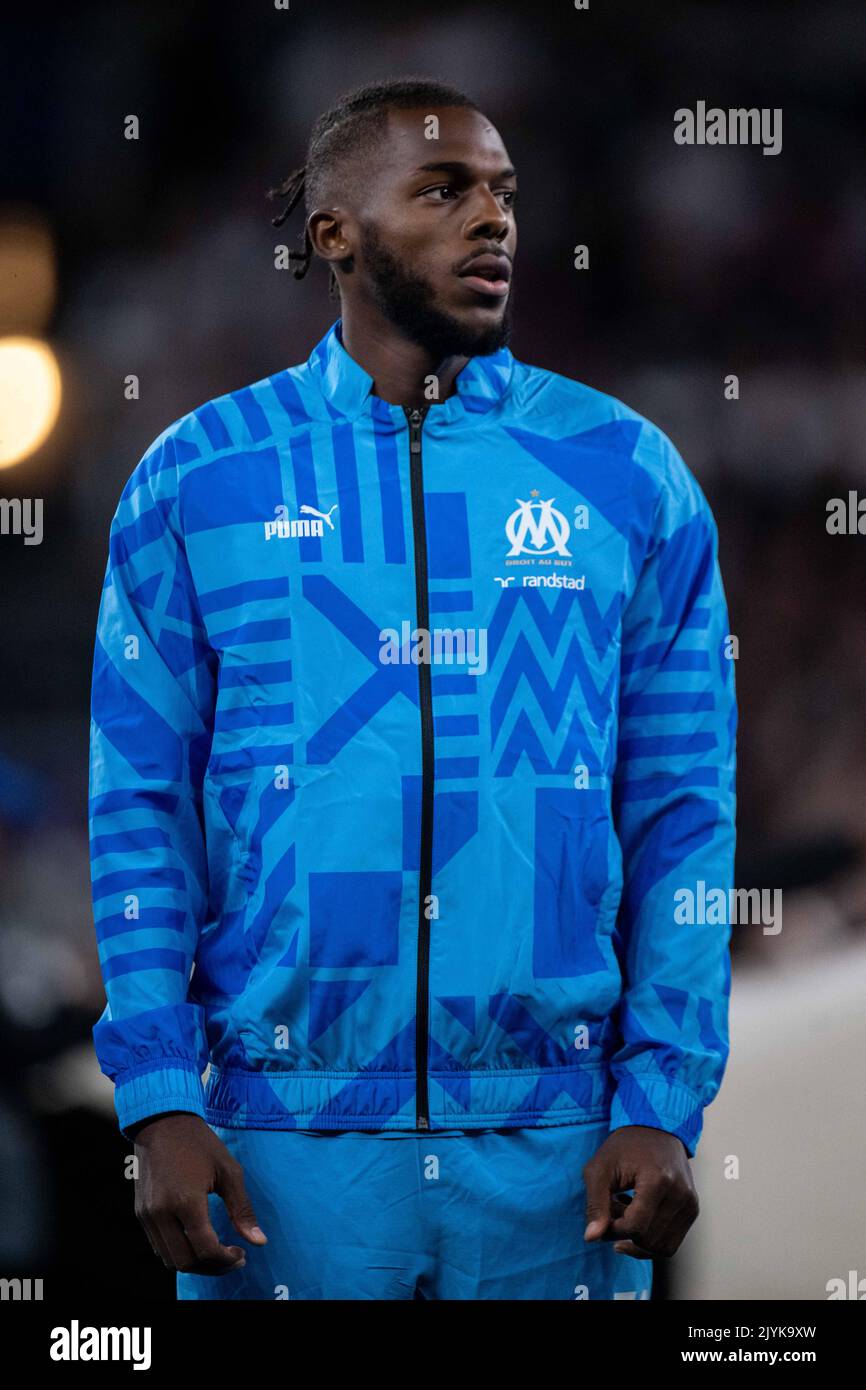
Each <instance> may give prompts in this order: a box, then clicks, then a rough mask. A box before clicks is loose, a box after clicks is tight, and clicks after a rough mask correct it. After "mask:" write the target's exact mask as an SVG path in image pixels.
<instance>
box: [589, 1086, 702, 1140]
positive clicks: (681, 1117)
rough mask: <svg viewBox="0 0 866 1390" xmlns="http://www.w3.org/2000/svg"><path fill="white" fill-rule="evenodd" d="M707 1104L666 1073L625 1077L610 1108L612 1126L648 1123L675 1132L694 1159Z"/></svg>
mask: <svg viewBox="0 0 866 1390" xmlns="http://www.w3.org/2000/svg"><path fill="white" fill-rule="evenodd" d="M703 1114H704V1107H703V1104H702V1102H701V1101H700V1100H699V1098H698V1097H697V1096H696V1095H695V1094H694V1093H693V1092H692V1091H690V1090H688V1089H687V1088H686V1087H685V1086H679V1085H677V1084H676V1082H672V1081H666V1080H665V1078H664V1077H663V1076H643V1075H634V1074H632V1075H626V1076H621V1077H620V1079H619V1081H618V1083H617V1087H616V1091H615V1092H614V1095H613V1098H612V1101H611V1107H610V1128H611V1130H614V1129H622V1128H623V1127H624V1126H625V1125H648V1126H649V1127H650V1128H651V1129H663V1130H666V1131H667V1133H668V1134H675V1135H676V1136H677V1138H678V1139H681V1140H682V1142H683V1144H684V1145H685V1147H686V1149H687V1151H688V1155H689V1158H694V1156H695V1150H696V1149H697V1146H698V1140H699V1139H700V1137H701V1130H702V1128H703Z"/></svg>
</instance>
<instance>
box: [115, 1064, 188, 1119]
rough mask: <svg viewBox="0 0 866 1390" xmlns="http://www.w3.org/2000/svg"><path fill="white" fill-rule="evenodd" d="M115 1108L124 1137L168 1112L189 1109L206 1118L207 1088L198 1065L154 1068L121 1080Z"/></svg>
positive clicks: (136, 1071)
mask: <svg viewBox="0 0 866 1390" xmlns="http://www.w3.org/2000/svg"><path fill="white" fill-rule="evenodd" d="M114 1105H115V1109H116V1110H117V1118H118V1121H119V1124H120V1129H121V1132H122V1133H123V1134H126V1133H127V1130H128V1129H129V1127H130V1126H131V1125H134V1124H137V1123H138V1121H139V1120H146V1119H147V1118H148V1116H150V1115H160V1114H162V1112H163V1111H166V1110H187V1111H189V1112H190V1114H193V1115H201V1117H202V1119H204V1087H203V1086H202V1082H201V1077H200V1076H199V1074H198V1072H197V1071H196V1069H195V1067H194V1066H189V1067H184V1066H178V1065H177V1063H173V1064H172V1065H170V1066H159V1065H151V1066H148V1067H146V1068H141V1069H138V1070H135V1071H130V1072H127V1073H126V1074H125V1076H124V1075H121V1076H120V1077H118V1080H117V1085H116V1086H115V1090H114ZM127 1137H128V1136H127Z"/></svg>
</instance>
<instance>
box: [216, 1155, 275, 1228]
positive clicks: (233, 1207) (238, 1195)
mask: <svg viewBox="0 0 866 1390" xmlns="http://www.w3.org/2000/svg"><path fill="white" fill-rule="evenodd" d="M214 1190H215V1191H216V1192H218V1193H219V1195H220V1197H222V1199H223V1201H224V1202H225V1206H226V1211H227V1212H228V1214H229V1219H230V1221H231V1223H232V1225H233V1226H234V1228H235V1230H236V1231H237V1233H238V1235H239V1236H243V1238H244V1240H249V1241H251V1242H252V1243H253V1245H266V1244H267V1239H268V1238H267V1236H266V1235H265V1233H264V1231H263V1230H262V1228H261V1226H260V1225H259V1224H258V1221H257V1220H256V1214H255V1212H254V1211H253V1204H252V1202H251V1201H250V1198H249V1194H248V1193H247V1189H246V1186H245V1184H244V1170H243V1168H242V1167H241V1165H240V1164H239V1163H236V1162H234V1160H232V1162H231V1163H226V1164H224V1165H223V1167H222V1168H220V1170H219V1172H218V1173H217V1179H216V1183H215V1185H214Z"/></svg>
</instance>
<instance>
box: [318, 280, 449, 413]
mask: <svg viewBox="0 0 866 1390" xmlns="http://www.w3.org/2000/svg"><path fill="white" fill-rule="evenodd" d="M340 332H341V336H342V339H343V347H344V348H345V349H346V351H347V352H348V354H349V356H350V357H354V359H355V361H356V362H358V363H359V364H360V366H362V367H363V368H364V371H365V372H368V373H369V375H370V376H371V377H372V378H373V393H374V395H377V396H380V397H381V398H382V400H383V401H387V402H388V404H389V405H402V406H422V405H429V403H430V400H431V394H430V390H429V387H430V378H431V376H433V377H435V378H436V381H437V390H436V393H435V395H434V396H433V397H432V399H434V400H437V401H444V400H446V399H447V398H448V396H452V395H453V394H454V390H455V387H454V382H455V380H456V378H457V375H458V373H459V372H461V371H462V370H463V368H464V367H465V366H466V363H467V362H468V360H469V359H468V358H467V357H446V358H445V360H444V361H441V362H436V361H435V360H434V357H433V354H432V353H429V352H428V351H427V350H426V349H425V348H423V347H420V346H419V345H418V344H417V343H412V342H410V341H409V339H408V338H404V337H403V336H402V334H400V333H399V332H398V331H397V329H396V328H394V327H393V326H392V325H391V324H389V323H385V322H383V321H382V320H381V319H375V318H373V317H372V316H369V315H365V314H363V313H360V314H359V313H358V312H357V311H352V310H351V309H350V307H349V305H346V304H344V305H343V313H342V327H341V330H340Z"/></svg>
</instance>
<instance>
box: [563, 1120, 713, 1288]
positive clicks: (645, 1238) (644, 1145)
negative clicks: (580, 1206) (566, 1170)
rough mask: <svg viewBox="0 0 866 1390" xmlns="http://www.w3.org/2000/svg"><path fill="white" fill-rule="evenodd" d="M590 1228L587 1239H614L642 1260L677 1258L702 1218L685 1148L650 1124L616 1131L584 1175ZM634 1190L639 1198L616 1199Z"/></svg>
mask: <svg viewBox="0 0 866 1390" xmlns="http://www.w3.org/2000/svg"><path fill="white" fill-rule="evenodd" d="M583 1178H584V1182H585V1183H586V1216H587V1222H588V1225H587V1227H586V1230H585V1231H584V1233H583V1238H584V1240H614V1241H616V1242H617V1243H616V1245H615V1246H614V1249H615V1250H617V1251H618V1252H619V1253H620V1254H621V1255H633V1256H635V1258H636V1259H638V1260H649V1259H652V1258H653V1256H659V1255H663V1256H670V1255H673V1254H674V1253H675V1252H676V1251H677V1250H678V1249H679V1248H680V1245H681V1244H682V1242H683V1240H684V1239H685V1235H686V1232H687V1231H688V1229H689V1227H690V1226H691V1225H692V1223H693V1222H694V1220H695V1219H696V1217H697V1214H698V1194H697V1192H696V1191H695V1184H694V1180H693V1178H692V1170H691V1168H690V1167H689V1161H688V1154H687V1152H686V1149H685V1146H684V1145H683V1144H682V1143H681V1141H680V1140H679V1139H677V1137H676V1135H674V1134H668V1133H667V1132H666V1131H665V1130H661V1129H650V1128H648V1127H647V1126H645V1125H626V1126H625V1127H624V1128H622V1129H615V1130H614V1131H613V1133H612V1134H609V1135H608V1137H607V1139H605V1141H604V1143H603V1144H602V1146H601V1148H600V1149H598V1150H597V1152H596V1153H594V1154H593V1156H592V1158H591V1159H590V1160H589V1162H588V1163H587V1164H586V1166H585V1168H584V1170H583ZM631 1187H633V1188H634V1190H635V1195H634V1197H633V1198H629V1197H628V1196H626V1197H625V1199H624V1200H623V1199H618V1198H617V1197H616V1196H615V1195H614V1194H615V1193H618V1192H625V1191H626V1189H628V1188H631Z"/></svg>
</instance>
